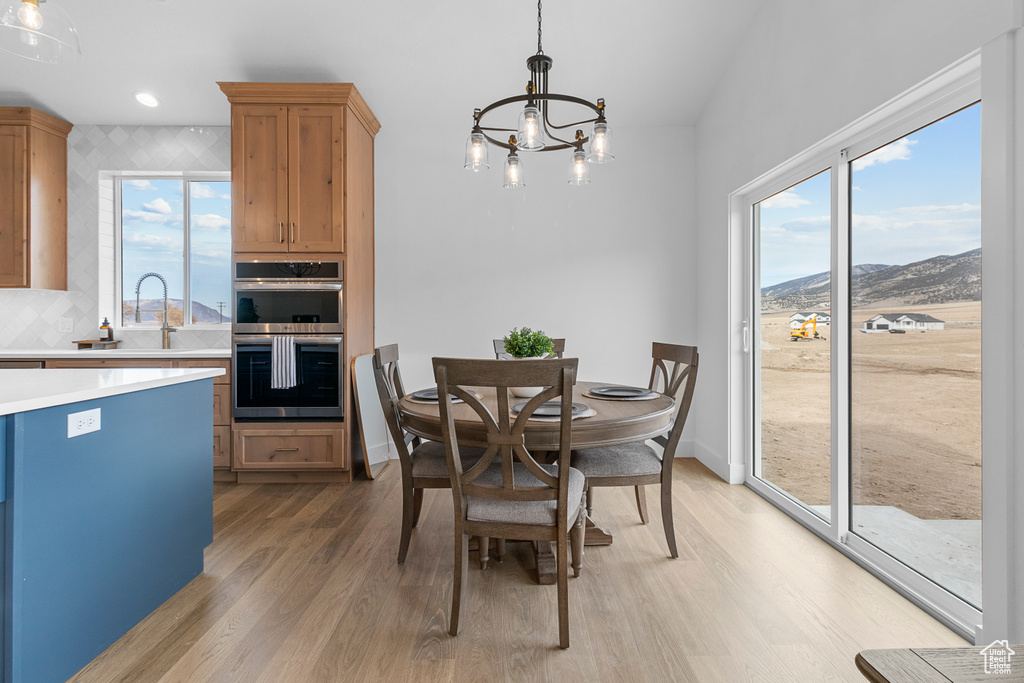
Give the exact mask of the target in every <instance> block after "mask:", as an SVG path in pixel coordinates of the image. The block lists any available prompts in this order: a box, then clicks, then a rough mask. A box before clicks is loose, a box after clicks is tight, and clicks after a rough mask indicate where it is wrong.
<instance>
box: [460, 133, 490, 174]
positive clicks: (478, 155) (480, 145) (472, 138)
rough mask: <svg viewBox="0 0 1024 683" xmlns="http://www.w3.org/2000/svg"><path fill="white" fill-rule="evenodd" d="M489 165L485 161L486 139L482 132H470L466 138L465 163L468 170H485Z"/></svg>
mask: <svg viewBox="0 0 1024 683" xmlns="http://www.w3.org/2000/svg"><path fill="white" fill-rule="evenodd" d="M490 167H491V165H490V164H489V163H488V161H487V141H486V140H485V139H484V134H483V133H470V134H469V139H468V140H466V164H465V166H464V167H463V168H468V169H469V170H470V171H486V170H487V169H489V168H490Z"/></svg>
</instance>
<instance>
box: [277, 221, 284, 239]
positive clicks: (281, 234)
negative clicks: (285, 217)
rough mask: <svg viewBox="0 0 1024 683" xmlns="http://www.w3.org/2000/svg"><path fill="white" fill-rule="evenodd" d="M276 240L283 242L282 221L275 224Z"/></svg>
mask: <svg viewBox="0 0 1024 683" xmlns="http://www.w3.org/2000/svg"><path fill="white" fill-rule="evenodd" d="M277 241H278V242H284V221H281V222H280V223H278V224H277Z"/></svg>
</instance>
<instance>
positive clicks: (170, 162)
mask: <svg viewBox="0 0 1024 683" xmlns="http://www.w3.org/2000/svg"><path fill="white" fill-rule="evenodd" d="M230 169H231V129H230V128H229V127H227V126H213V127H207V126H204V127H202V128H199V127H193V126H183V127H182V126H75V127H74V128H73V129H72V131H71V134H70V135H69V136H68V291H66V292H54V291H49V290H40V289H28V290H25V289H0V313H2V314H3V318H4V319H3V324H0V348H4V349H34V348H42V349H60V348H71V347H72V344H71V342H72V340H75V339H95V338H96V337H97V335H98V334H99V325H100V320H101V319H102V315H104V314H101V313H100V310H101V308H102V309H104V310H106V311H109V310H110V309H111V308H112V307H113V302H111V303H110V304H106V305H103V306H101V305H100V300H101V299H100V297H101V292H102V293H103V295H104V296H107V293H108V292H110V291H112V290H111V288H110V286H109V283H105V282H104V283H102V286H101V282H100V272H101V268H100V256H99V254H100V237H99V235H100V215H101V213H103V214H106V215H109V214H110V212H111V210H112V207H111V206H109V205H107V202H108V201H109V200H107V199H104V200H103V205H102V206H101V200H100V178H101V176H102V175H104V174H106V175H108V176H109V174H110V173H111V172H115V173H116V172H121V171H130V172H167V171H171V172H175V171H229V170H230ZM104 246H105V247H107V246H108V245H104ZM102 270H103V271H105V272H109V269H107V268H104V269H102ZM63 318H70V319H71V320H72V326H71V331H70V332H60V331H59V329H60V323H61V319H63ZM117 337H118V338H119V339H121V340H122V343H121V348H159V347H160V333H159V331H156V330H119V331H118V334H117ZM230 341H231V334H230V331H229V330H209V329H207V330H194V331H190V330H180V331H178V332H175V333H174V334H172V335H171V346H172V347H173V348H228V347H229V346H230Z"/></svg>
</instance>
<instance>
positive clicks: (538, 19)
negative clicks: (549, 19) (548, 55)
mask: <svg viewBox="0 0 1024 683" xmlns="http://www.w3.org/2000/svg"><path fill="white" fill-rule="evenodd" d="M540 10H541V0H537V54H539V55H542V54H544V48H543V47H541V45H540V39H541V26H540V23H541V14H540Z"/></svg>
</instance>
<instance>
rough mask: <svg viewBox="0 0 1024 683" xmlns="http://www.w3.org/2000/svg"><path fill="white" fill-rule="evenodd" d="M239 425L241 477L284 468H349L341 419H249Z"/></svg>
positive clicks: (236, 454)
mask: <svg viewBox="0 0 1024 683" xmlns="http://www.w3.org/2000/svg"><path fill="white" fill-rule="evenodd" d="M242 427H243V425H241V424H236V425H235V431H234V436H235V444H234V458H235V462H234V465H235V469H236V470H238V481H239V482H244V481H264V480H265V478H261V477H260V476H259V474H258V471H260V470H262V471H263V472H264V473H266V472H271V473H273V472H274V471H278V472H280V471H282V470H318V469H329V470H335V471H336V470H348V469H349V464H348V453H347V452H346V450H345V430H344V429H343V428H342V427H341V425H340V424H339V423H335V425H334V428H332V427H331V426H330V423H320V424H318V425H317V426H315V427H311V426H310V423H294V424H293V423H280V422H278V423H262V424H258V423H257V424H254V423H249V424H246V425H244V428H242Z"/></svg>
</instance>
